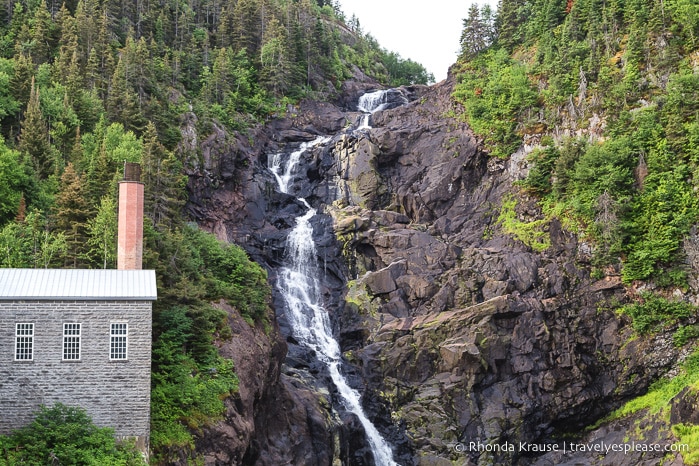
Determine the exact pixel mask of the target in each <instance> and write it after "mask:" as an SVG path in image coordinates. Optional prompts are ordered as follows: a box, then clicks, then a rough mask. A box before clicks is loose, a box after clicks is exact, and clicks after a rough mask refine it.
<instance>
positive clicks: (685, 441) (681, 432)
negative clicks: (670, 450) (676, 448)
mask: <svg viewBox="0 0 699 466" xmlns="http://www.w3.org/2000/svg"><path fill="white" fill-rule="evenodd" d="M672 433H673V435H674V436H675V437H676V438H677V445H687V450H680V451H681V454H682V460H683V462H684V464H686V465H687V466H694V465H697V464H699V426H698V425H695V424H675V425H673V426H672Z"/></svg>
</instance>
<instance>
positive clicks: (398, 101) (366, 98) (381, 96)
mask: <svg viewBox="0 0 699 466" xmlns="http://www.w3.org/2000/svg"><path fill="white" fill-rule="evenodd" d="M407 103H408V99H407V98H406V97H405V96H404V95H403V93H402V92H401V91H399V90H398V89H387V90H378V91H374V92H367V93H366V94H364V95H362V96H361V97H360V98H359V102H358V103H357V110H359V111H360V112H364V113H374V112H378V111H379V110H386V109H390V108H396V107H400V106H401V105H404V104H407Z"/></svg>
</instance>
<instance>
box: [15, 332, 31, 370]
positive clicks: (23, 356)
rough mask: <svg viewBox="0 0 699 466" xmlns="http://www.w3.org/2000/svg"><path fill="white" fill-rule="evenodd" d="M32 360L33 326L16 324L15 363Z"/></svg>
mask: <svg viewBox="0 0 699 466" xmlns="http://www.w3.org/2000/svg"><path fill="white" fill-rule="evenodd" d="M33 360H34V324H16V326H15V361H33Z"/></svg>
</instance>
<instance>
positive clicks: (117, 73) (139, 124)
mask: <svg viewBox="0 0 699 466" xmlns="http://www.w3.org/2000/svg"><path fill="white" fill-rule="evenodd" d="M126 66H127V65H126V60H124V59H123V57H120V58H119V62H118V63H117V66H116V69H115V70H114V75H112V80H111V82H110V85H109V96H108V97H107V116H108V117H109V120H110V121H113V122H117V123H121V124H122V125H124V127H125V128H127V129H134V130H137V131H139V130H141V129H142V128H143V116H142V115H141V112H140V110H139V108H138V102H137V97H136V95H135V93H134V91H133V89H131V85H130V84H129V82H128V80H127V78H126Z"/></svg>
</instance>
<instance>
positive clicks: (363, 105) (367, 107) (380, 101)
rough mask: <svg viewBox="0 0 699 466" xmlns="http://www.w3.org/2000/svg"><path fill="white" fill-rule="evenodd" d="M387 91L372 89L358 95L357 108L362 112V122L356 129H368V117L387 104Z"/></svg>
mask: <svg viewBox="0 0 699 466" xmlns="http://www.w3.org/2000/svg"><path fill="white" fill-rule="evenodd" d="M387 96H388V92H387V91H383V90H381V91H374V92H367V93H366V94H364V95H362V96H361V97H359V102H358V103H357V110H359V111H360V112H364V116H363V117H362V124H361V125H359V128H357V129H368V128H371V126H370V125H369V119H370V118H371V115H372V114H373V113H374V112H378V111H379V110H383V109H384V108H386V107H387V106H388V103H389V102H388V98H387Z"/></svg>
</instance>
